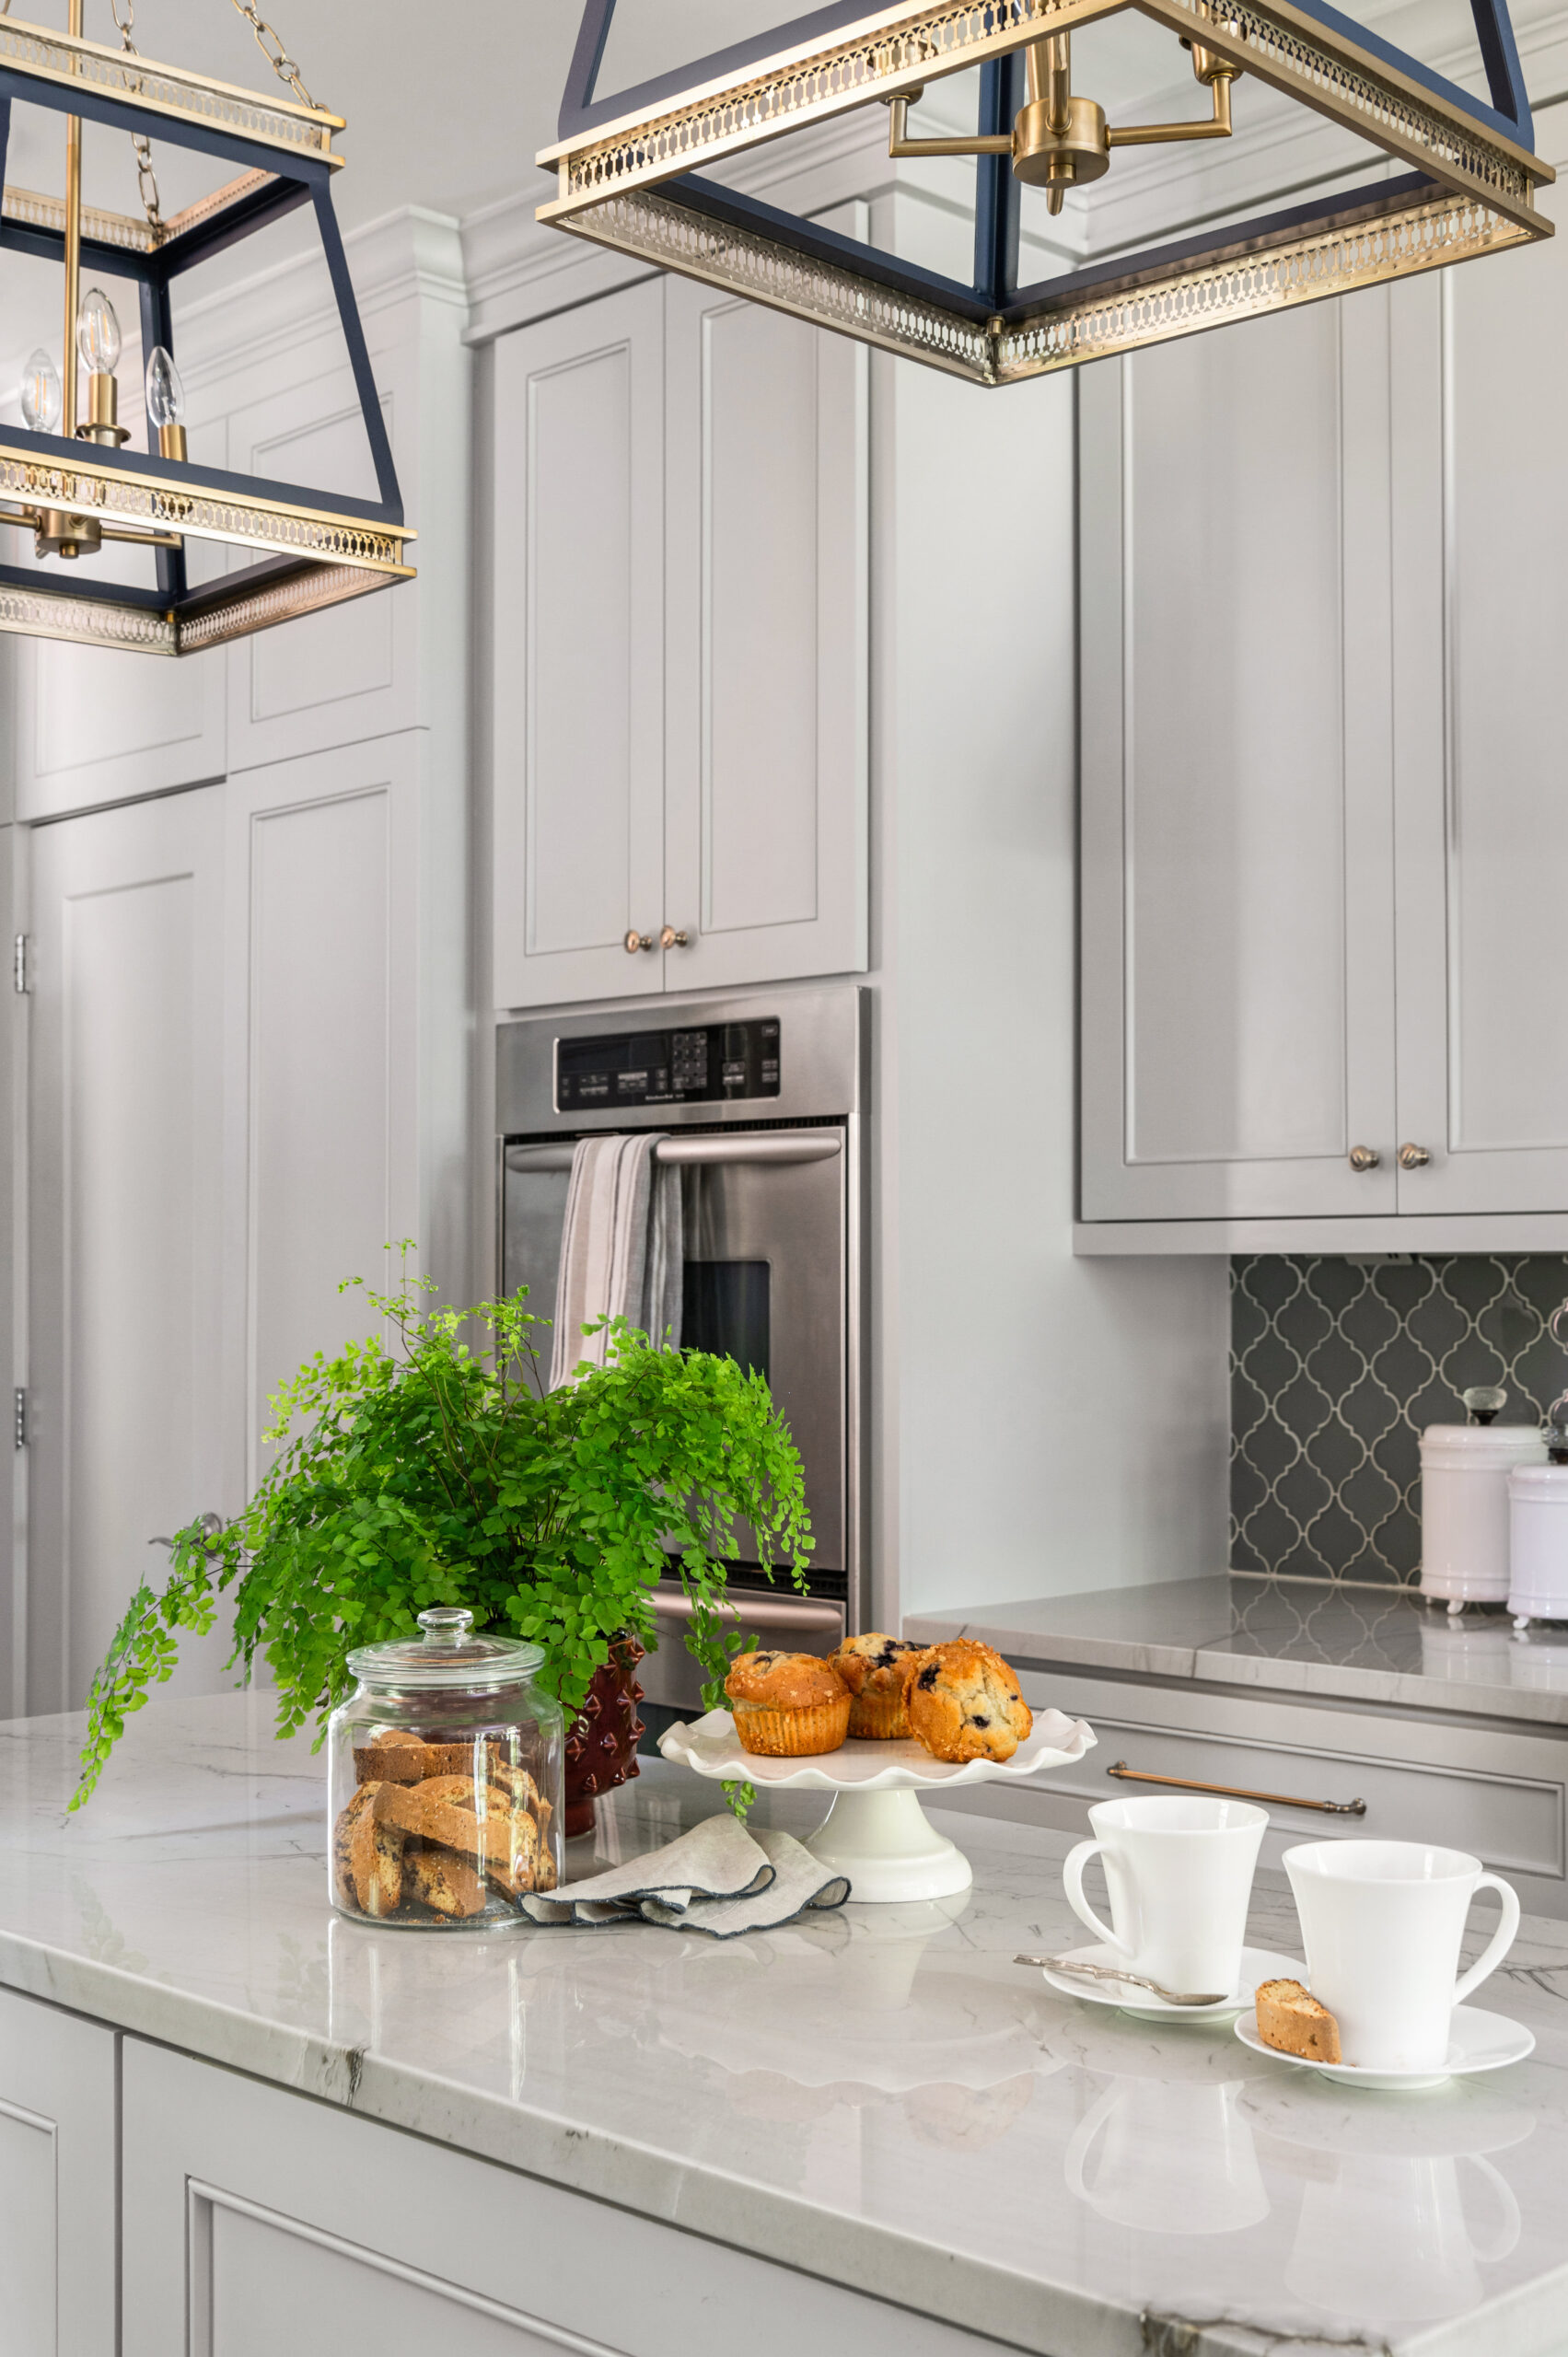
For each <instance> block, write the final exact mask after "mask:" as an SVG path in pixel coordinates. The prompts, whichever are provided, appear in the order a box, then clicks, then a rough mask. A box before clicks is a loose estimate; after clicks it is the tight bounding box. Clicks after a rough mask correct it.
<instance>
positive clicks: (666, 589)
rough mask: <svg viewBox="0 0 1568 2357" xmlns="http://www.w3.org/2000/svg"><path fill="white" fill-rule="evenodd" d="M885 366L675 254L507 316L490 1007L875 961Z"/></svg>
mask: <svg viewBox="0 0 1568 2357" xmlns="http://www.w3.org/2000/svg"><path fill="white" fill-rule="evenodd" d="M867 383H868V378H867V366H866V355H865V352H864V351H863V350H861V349H860V348H859V347H858V346H856V345H854V344H851V343H846V342H844V341H843V340H842V339H841V338H839V337H836V336H831V335H828V334H825V333H823V332H821V331H819V330H817V329H814V328H811V327H808V326H807V325H805V324H804V323H803V322H801V321H799V320H796V319H787V318H784V316H782V315H781V314H780V313H778V312H775V311H770V310H766V309H763V308H759V307H758V306H756V305H754V304H749V303H743V302H736V301H733V300H732V299H730V298H728V297H725V296H720V295H718V294H716V293H715V292H714V290H712V289H709V288H706V287H702V286H697V285H693V284H690V283H689V282H688V281H686V280H684V279H672V280H669V281H668V282H665V281H662V280H658V279H649V280H645V281H643V282H641V283H640V284H636V285H634V286H632V287H630V288H627V289H625V290H623V291H622V292H621V293H619V294H615V295H610V296H604V297H602V298H601V299H599V300H598V301H596V302H592V303H587V304H584V305H582V306H580V307H579V308H576V309H575V310H571V311H566V312H563V313H561V314H559V315H558V316H557V317H555V318H553V319H546V320H543V321H541V322H540V323H539V324H538V325H536V326H533V327H529V328H525V329H522V330H519V331H517V333H516V334H513V335H508V336H505V337H503V338H502V339H501V340H500V342H499V343H498V344H497V346H496V349H495V356H494V403H493V413H494V434H493V444H492V470H493V493H492V501H491V508H492V518H493V523H492V531H493V549H494V555H493V575H492V577H493V582H494V656H493V661H492V665H491V670H492V678H491V683H490V691H489V704H490V713H491V730H490V764H491V778H492V786H493V813H494V907H493V927H494V1003H495V1004H496V1005H497V1006H499V1007H515V1006H534V1005H542V1004H551V1003H560V1002H563V1001H570V1000H575V999H587V998H597V997H608V996H612V995H613V996H641V995H654V994H656V993H659V992H661V991H663V990H677V991H684V990H690V989H694V988H702V987H706V986H708V985H710V984H711V985H723V986H726V987H727V986H729V985H732V984H736V983H744V982H759V981H775V980H782V979H784V978H785V977H787V976H791V975H800V974H823V973H842V972H852V971H855V970H862V969H864V967H865V962H866V921H867V920H866V907H867V900H866V867H865V863H866V848H865V847H866V839H867V819H866V793H867V783H866V781H867V697H868V691H869V686H868V683H869V657H868V652H867V616H868V596H867V569H868V553H867V501H868V483H867ZM628 935H631V936H632V946H631V949H630V950H628V948H627V946H626V939H627V936H628ZM664 935H668V936H669V938H668V940H663V941H661V936H664ZM644 944H645V945H646V946H640V945H644Z"/></svg>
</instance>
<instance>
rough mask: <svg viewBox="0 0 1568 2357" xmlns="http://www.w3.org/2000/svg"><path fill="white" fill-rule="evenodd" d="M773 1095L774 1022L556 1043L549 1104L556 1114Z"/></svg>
mask: <svg viewBox="0 0 1568 2357" xmlns="http://www.w3.org/2000/svg"><path fill="white" fill-rule="evenodd" d="M778 1093H779V1026H778V1023H777V1021H776V1020H773V1019H769V1020H766V1021H763V1022H761V1023H709V1024H705V1025H703V1026H702V1027H700V1028H695V1029H691V1028H688V1029H685V1030H680V1031H614V1032H607V1033H606V1034H605V1035H604V1036H603V1038H601V1039H557V1041H556V1042H555V1104H556V1109H557V1111H558V1112H562V1113H574V1112H576V1111H578V1110H582V1111H597V1110H598V1109H601V1108H604V1107H609V1106H621V1105H722V1104H727V1103H730V1102H732V1101H733V1100H735V1099H737V1098H739V1097H776V1096H777V1095H778Z"/></svg>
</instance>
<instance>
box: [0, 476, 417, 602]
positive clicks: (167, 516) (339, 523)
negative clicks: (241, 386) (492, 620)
mask: <svg viewBox="0 0 1568 2357" xmlns="http://www.w3.org/2000/svg"><path fill="white" fill-rule="evenodd" d="M0 499H10V500H16V501H17V502H18V503H19V504H20V505H24V506H29V507H52V508H59V509H64V510H68V511H69V512H70V513H71V514H73V515H87V516H98V517H103V518H104V519H106V520H112V521H120V522H125V523H136V524H146V525H151V526H153V527H155V528H157V529H160V530H165V531H176V532H181V533H184V534H186V535H188V536H189V537H192V538H193V539H196V540H222V541H225V542H226V543H228V544H230V545H232V546H235V547H239V548H254V549H263V550H266V551H268V552H273V553H286V554H290V555H296V556H303V557H309V558H312V559H313V560H315V561H316V562H318V563H335V564H351V565H356V566H360V567H363V568H365V569H366V570H367V571H371V572H378V573H388V574H394V575H397V576H398V577H399V578H400V579H401V578H402V577H404V575H405V574H406V567H405V566H404V565H403V562H402V553H403V548H404V545H405V543H406V542H408V541H409V540H412V538H413V534H412V532H409V531H404V530H401V529H397V528H392V527H390V526H388V525H382V524H366V523H362V522H360V521H359V520H358V519H357V518H355V517H345V516H334V515H331V514H330V513H328V512H324V511H318V510H313V509H310V508H303V507H301V508H290V507H285V506H283V505H280V504H278V503H276V502H272V501H267V500H242V499H236V498H234V497H232V496H231V495H230V494H229V493H226V492H215V491H212V490H210V489H209V490H205V491H203V489H202V488H201V487H200V485H199V483H198V484H196V485H193V486H192V488H191V489H189V490H187V489H185V488H184V487H183V486H176V485H173V484H170V483H167V482H157V481H154V480H153V479H152V478H151V477H147V476H137V475H125V474H110V472H109V471H108V470H99V469H97V468H95V467H94V466H92V464H91V463H90V462H89V461H87V460H83V461H82V462H81V463H79V464H77V465H75V466H69V467H65V466H60V465H58V464H56V463H53V462H52V461H48V460H37V459H27V458H22V457H19V456H18V455H17V453H16V452H15V451H14V450H6V449H0Z"/></svg>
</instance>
